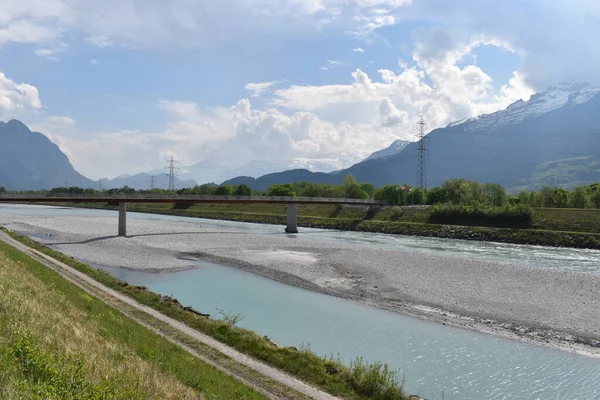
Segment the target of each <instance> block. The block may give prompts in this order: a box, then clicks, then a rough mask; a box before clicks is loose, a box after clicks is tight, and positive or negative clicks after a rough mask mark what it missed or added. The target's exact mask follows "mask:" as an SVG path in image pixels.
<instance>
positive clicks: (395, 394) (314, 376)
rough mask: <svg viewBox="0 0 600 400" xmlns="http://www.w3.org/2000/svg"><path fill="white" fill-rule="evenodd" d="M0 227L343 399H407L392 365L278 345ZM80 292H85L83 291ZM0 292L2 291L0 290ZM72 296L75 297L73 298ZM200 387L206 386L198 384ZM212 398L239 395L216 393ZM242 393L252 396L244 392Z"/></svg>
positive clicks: (156, 307) (74, 266) (149, 304)
mask: <svg viewBox="0 0 600 400" xmlns="http://www.w3.org/2000/svg"><path fill="white" fill-rule="evenodd" d="M3 230H4V231H5V232H7V233H9V234H10V235H11V236H12V237H14V238H15V239H17V240H19V241H21V242H22V243H25V244H27V245H28V246H30V247H32V248H34V249H37V250H39V251H42V252H43V253H45V254H47V255H50V256H52V257H54V258H55V259H57V260H59V261H62V262H64V263H65V264H67V265H70V266H72V267H73V268H75V269H77V270H78V271H80V272H83V273H85V274H86V275H88V276H90V277H92V278H94V279H95V280H97V281H99V282H101V283H102V284H104V285H105V286H107V287H109V288H111V289H113V290H116V291H118V292H120V293H123V294H125V295H127V296H129V297H131V298H133V299H134V300H136V301H137V302H138V303H141V304H144V305H147V306H149V307H152V308H154V309H156V310H158V311H160V312H161V313H162V314H165V315H167V316H170V317H172V318H174V319H176V320H179V321H181V322H183V323H185V324H186V325H188V326H190V327H192V328H194V329H196V330H198V331H200V332H203V333H205V334H208V335H209V336H212V337H214V338H215V339H217V340H219V341H221V342H223V343H225V344H227V345H229V346H231V347H233V348H235V349H237V350H238V351H240V352H242V353H244V354H247V355H249V356H251V357H254V358H256V359H259V360H261V361H264V362H266V363H268V364H270V365H272V366H274V367H276V368H278V369H281V370H283V371H285V372H287V373H289V374H291V375H293V376H295V377H297V378H298V379H300V380H302V381H304V382H307V383H309V384H312V385H314V386H316V387H319V388H320V389H322V390H324V391H326V392H328V393H331V394H333V395H335V396H339V397H343V398H346V399H382V400H383V399H398V400H403V399H406V396H405V394H404V393H403V391H402V382H400V381H399V380H398V377H397V374H396V373H395V371H390V370H389V368H388V367H387V365H383V364H379V363H376V364H367V363H365V362H363V361H361V360H357V361H356V362H354V363H352V364H351V365H350V366H349V367H348V366H345V365H343V364H342V363H341V362H339V361H338V360H335V359H332V358H330V359H325V358H322V357H319V356H317V355H316V354H314V353H312V352H311V351H310V350H309V349H300V350H298V349H296V348H293V347H289V348H287V347H281V346H278V345H276V344H275V343H273V342H271V341H270V340H269V339H268V338H266V337H261V336H259V335H257V334H256V333H254V332H251V331H248V330H245V329H241V328H237V327H235V326H233V325H231V324H228V323H227V322H225V321H221V320H213V319H210V318H204V317H200V316H198V315H196V314H194V313H192V312H190V311H186V310H184V309H183V308H182V306H181V305H180V304H179V303H176V302H174V301H161V296H160V295H158V294H155V293H153V292H150V291H148V290H147V289H146V288H144V287H136V286H131V285H128V284H127V283H125V282H121V281H119V280H118V279H116V278H114V277H113V276H112V275H110V274H108V273H106V272H103V271H101V270H97V269H94V268H92V267H90V266H88V265H86V264H83V263H80V262H78V261H76V260H74V259H72V258H70V257H68V256H66V255H64V254H62V253H60V252H57V251H54V250H51V249H49V248H47V247H45V246H43V245H41V244H39V243H37V242H35V241H33V240H31V239H29V238H26V237H23V236H21V235H18V234H16V233H15V232H12V231H8V230H5V229H3ZM83 297H84V298H85V295H83ZM1 298H2V295H1V294H0V299H1ZM74 301H77V298H76V299H74ZM86 304H87V303H86V302H83V306H87V305H86ZM11 314H12V313H11ZM93 314H95V313H92V315H93ZM86 318H90V317H86ZM153 351H156V349H154V350H152V347H150V349H147V350H145V351H141V354H146V353H148V354H153ZM138 353H140V351H138ZM0 382H1V381H0ZM198 387H204V386H202V385H199V386H198ZM213 397H214V396H213ZM215 398H241V397H239V396H231V397H227V396H225V397H218V396H217V397H215ZM246 398H252V397H250V396H248V397H246Z"/></svg>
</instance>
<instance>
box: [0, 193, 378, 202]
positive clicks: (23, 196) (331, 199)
mask: <svg viewBox="0 0 600 400" xmlns="http://www.w3.org/2000/svg"><path fill="white" fill-rule="evenodd" d="M11 198H15V199H54V198H58V199H78V198H80V199H90V200H91V199H93V200H104V199H106V201H116V200H144V199H147V200H162V199H164V200H179V199H180V200H204V201H207V200H208V201H210V200H215V201H223V200H248V201H253V200H254V201H265V202H268V201H278V202H288V201H289V202H292V203H295V202H306V203H310V202H319V203H332V204H335V203H345V204H352V203H356V204H363V205H364V204H373V205H383V204H384V202H381V201H377V200H372V199H347V198H334V197H292V196H218V195H166V196H165V195H147V194H131V195H128V194H119V195H116V196H98V195H94V196H90V195H86V194H85V193H53V194H52V195H42V194H27V195H26V194H14V193H2V194H0V199H11Z"/></svg>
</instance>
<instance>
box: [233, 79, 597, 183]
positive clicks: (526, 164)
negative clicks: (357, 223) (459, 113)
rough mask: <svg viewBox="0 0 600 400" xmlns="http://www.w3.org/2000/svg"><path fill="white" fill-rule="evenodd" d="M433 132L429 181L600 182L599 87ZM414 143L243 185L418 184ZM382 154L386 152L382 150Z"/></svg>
mask: <svg viewBox="0 0 600 400" xmlns="http://www.w3.org/2000/svg"><path fill="white" fill-rule="evenodd" d="M427 137H428V138H429V140H428V141H427V150H428V152H427V185H428V186H429V187H431V186H436V185H439V184H441V183H442V182H443V181H445V180H447V179H452V178H466V179H474V180H477V181H480V182H497V183H500V184H502V185H504V186H505V187H507V188H508V189H509V190H512V191H518V190H521V189H530V188H534V189H539V188H540V187H541V186H544V185H547V186H563V187H572V186H574V185H585V184H590V183H593V182H600V88H596V87H593V86H590V85H585V84H581V85H569V84H562V85H558V86H553V87H550V88H548V90H546V91H544V92H540V93H538V94H535V95H533V96H531V98H530V99H529V100H528V101H517V102H515V103H513V104H511V105H510V106H508V107H507V108H506V109H505V110H502V111H498V112H495V113H493V114H488V115H482V116H480V117H477V118H472V119H469V120H464V121H459V122H456V123H453V124H450V125H448V126H447V127H445V128H439V129H434V130H433V131H431V132H430V133H429V134H428V135H427ZM416 147H417V144H416V143H414V142H413V143H410V144H408V145H407V146H406V148H404V149H403V150H402V151H400V152H397V153H395V154H392V155H388V156H386V157H379V158H375V159H369V160H368V161H366V162H360V163H358V164H355V165H353V166H352V167H350V168H347V169H344V170H341V171H339V172H336V173H331V174H322V173H314V172H310V171H307V170H289V171H284V172H281V173H277V174H269V175H267V176H263V177H259V178H257V179H247V180H245V181H244V183H246V184H248V185H251V186H252V187H253V188H257V189H261V190H264V189H265V188H266V187H268V185H271V184H273V183H286V182H300V181H308V182H315V183H332V184H340V183H342V182H343V179H344V176H346V175H347V174H352V175H353V176H354V177H355V178H356V179H357V180H358V181H359V182H370V183H372V184H374V185H375V186H382V185H385V184H404V183H409V184H413V185H414V184H415V183H416V178H417V174H416V169H417V157H416ZM380 154H381V153H380Z"/></svg>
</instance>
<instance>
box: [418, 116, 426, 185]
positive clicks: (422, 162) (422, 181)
mask: <svg viewBox="0 0 600 400" xmlns="http://www.w3.org/2000/svg"><path fill="white" fill-rule="evenodd" d="M417 124H418V125H419V133H418V134H417V139H418V140H419V144H418V147H417V154H418V156H419V157H418V160H417V186H418V187H419V188H421V189H426V188H427V146H426V145H425V139H426V138H425V127H426V126H427V123H426V122H425V120H424V119H423V116H422V115H421V119H420V120H419V122H417Z"/></svg>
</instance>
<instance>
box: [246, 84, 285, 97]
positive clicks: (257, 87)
mask: <svg viewBox="0 0 600 400" xmlns="http://www.w3.org/2000/svg"><path fill="white" fill-rule="evenodd" d="M278 83H281V81H270V82H250V83H248V84H246V86H245V89H246V90H249V91H250V92H252V95H251V96H252V97H257V96H260V95H261V94H262V93H263V92H264V91H265V90H267V89H269V88H270V87H272V86H273V85H277V84H278Z"/></svg>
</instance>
